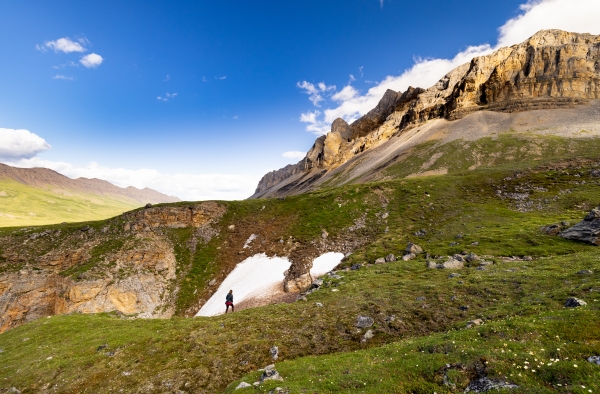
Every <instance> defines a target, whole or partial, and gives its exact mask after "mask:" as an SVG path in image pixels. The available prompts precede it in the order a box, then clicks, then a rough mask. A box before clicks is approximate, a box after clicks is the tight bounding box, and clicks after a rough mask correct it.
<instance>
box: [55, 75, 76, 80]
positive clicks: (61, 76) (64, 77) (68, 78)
mask: <svg viewBox="0 0 600 394" xmlns="http://www.w3.org/2000/svg"><path fill="white" fill-rule="evenodd" d="M52 79H63V80H65V81H74V80H75V78H73V77H67V76H66V75H58V74H57V75H55V76H53V77H52Z"/></svg>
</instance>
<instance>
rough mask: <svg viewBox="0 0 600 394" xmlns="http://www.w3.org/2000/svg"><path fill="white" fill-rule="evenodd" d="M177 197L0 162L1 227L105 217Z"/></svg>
mask: <svg viewBox="0 0 600 394" xmlns="http://www.w3.org/2000/svg"><path fill="white" fill-rule="evenodd" d="M176 201H179V199H178V198H177V197H171V196H167V195H165V194H162V193H159V192H157V191H155V190H152V189H148V188H146V189H142V190H140V189H137V188H135V187H127V188H121V187H118V186H115V185H113V184H111V183H109V182H107V181H103V180H100V179H87V178H77V179H71V178H68V177H66V176H64V175H61V174H59V173H57V172H55V171H52V170H49V169H47V168H16V167H11V166H7V165H5V164H0V227H7V226H27V225H42V224H51V223H61V222H80V221H86V220H98V219H105V218H109V217H111V216H114V215H118V214H120V213H122V212H124V211H128V210H131V209H134V208H137V207H139V206H142V205H145V204H147V203H151V204H155V203H164V202H176Z"/></svg>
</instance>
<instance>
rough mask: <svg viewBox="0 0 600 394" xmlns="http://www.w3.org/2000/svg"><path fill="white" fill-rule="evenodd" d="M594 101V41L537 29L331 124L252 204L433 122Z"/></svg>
mask: <svg viewBox="0 0 600 394" xmlns="http://www.w3.org/2000/svg"><path fill="white" fill-rule="evenodd" d="M597 99H600V36H594V35H591V34H578V33H569V32H565V31H561V30H542V31H540V32H538V33H536V34H535V35H533V36H532V37H531V38H529V39H528V40H526V41H525V42H523V43H521V44H518V45H513V46H511V47H504V48H500V49H499V50H497V51H495V52H494V53H492V54H490V55H486V56H480V57H476V58H474V59H473V60H472V61H471V62H470V63H466V64H463V65H461V66H459V67H457V68H455V69H454V70H452V71H451V72H449V73H448V74H446V75H445V76H444V77H443V78H441V79H440V80H439V81H438V82H437V83H436V84H435V85H433V86H432V87H430V88H429V89H426V90H425V89H421V88H413V87H409V88H408V89H407V90H406V91H405V92H395V91H392V90H388V91H386V93H385V94H384V96H383V98H382V99H381V100H380V102H379V104H378V105H377V107H376V108H374V109H373V110H371V111H369V112H368V113H367V114H366V115H364V116H362V117H361V118H360V119H358V120H356V121H355V122H353V123H352V124H350V125H349V124H348V123H347V122H346V121H345V120H343V119H341V118H338V119H336V120H335V121H334V122H333V124H332V126H331V132H329V133H328V134H327V135H324V136H321V137H319V138H317V140H316V141H315V143H314V145H313V147H312V148H311V149H310V150H309V151H308V153H307V154H306V157H305V158H304V159H303V160H301V161H300V162H299V163H297V164H295V165H289V166H286V167H285V168H283V169H281V170H278V171H273V172H270V173H268V174H266V175H265V176H264V177H263V178H262V179H261V181H260V182H259V184H258V187H257V189H256V192H255V194H254V195H253V196H252V197H254V198H257V197H264V196H278V195H287V194H294V193H297V192H301V191H306V188H307V187H310V185H311V184H313V183H315V182H316V181H317V180H319V179H320V178H322V177H323V176H324V175H325V174H326V173H327V172H330V171H331V170H334V169H336V168H337V167H339V166H341V165H343V164H345V163H347V162H348V161H350V160H352V159H354V158H357V157H360V156H361V155H362V154H363V153H364V152H365V151H367V150H370V149H373V148H375V147H377V146H380V145H381V144H384V143H385V142H386V141H389V140H390V139H391V138H392V137H395V136H401V135H403V134H406V133H407V132H408V131H410V130H412V129H415V128H417V127H420V126H422V125H425V124H427V123H428V122H431V121H432V120H436V119H445V120H448V121H455V120H458V119H463V118H465V117H466V116H468V115H469V114H473V113H475V112H479V111H493V112H504V113H515V112H525V111H532V110H540V109H555V108H570V107H573V106H576V105H581V104H586V103H589V102H590V100H597Z"/></svg>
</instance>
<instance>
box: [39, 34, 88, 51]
mask: <svg viewBox="0 0 600 394" xmlns="http://www.w3.org/2000/svg"><path fill="white" fill-rule="evenodd" d="M88 42H89V41H87V39H80V40H78V41H72V40H71V39H70V38H69V37H63V38H59V39H58V40H55V41H46V42H45V43H44V44H43V45H36V46H35V47H36V49H37V50H38V51H42V52H46V51H47V50H48V49H52V50H53V51H54V52H63V53H71V52H80V53H81V52H85V51H87V49H86V48H85V47H84V46H83V45H85V44H87V43H88ZM82 44H83V45H82Z"/></svg>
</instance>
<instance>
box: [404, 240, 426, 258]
mask: <svg viewBox="0 0 600 394" xmlns="http://www.w3.org/2000/svg"><path fill="white" fill-rule="evenodd" d="M411 253H412V254H415V255H417V254H421V253H423V248H422V247H420V246H419V245H417V244H414V243H412V242H409V243H408V246H406V249H405V250H404V254H405V255H407V254H411Z"/></svg>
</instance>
